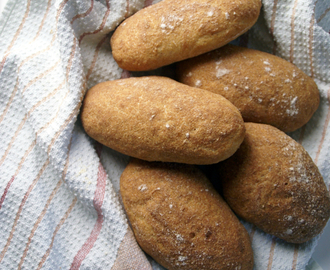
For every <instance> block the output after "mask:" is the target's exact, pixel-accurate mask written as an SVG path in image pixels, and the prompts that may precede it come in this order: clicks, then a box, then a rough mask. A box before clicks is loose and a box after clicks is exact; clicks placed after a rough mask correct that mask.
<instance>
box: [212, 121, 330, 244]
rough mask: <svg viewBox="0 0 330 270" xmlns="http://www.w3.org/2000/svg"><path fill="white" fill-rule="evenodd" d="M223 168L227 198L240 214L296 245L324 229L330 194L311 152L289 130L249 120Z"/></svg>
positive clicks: (266, 230) (268, 231)
mask: <svg viewBox="0 0 330 270" xmlns="http://www.w3.org/2000/svg"><path fill="white" fill-rule="evenodd" d="M218 166H219V176H220V181H221V183H222V187H223V196H224V198H225V200H226V201H227V203H228V204H229V205H230V207H231V208H232V209H233V211H234V212H235V213H236V214H237V215H238V216H240V217H241V218H243V219H245V220H246V221H249V222H251V223H253V224H255V225H256V226H257V227H259V228H260V229H262V230H264V231H265V232H267V233H269V234H272V235H275V236H277V237H278V238H281V239H283V240H285V241H288V242H291V243H303V242H306V241H308V240H310V239H312V238H313V237H315V236H317V235H318V234H320V233H321V232H322V230H323V228H324V227H325V225H326V223H327V221H328V219H329V216H330V197H329V192H328V190H327V187H326V185H325V183H324V181H323V178H322V176H321V174H320V172H319V170H318V168H317V166H316V165H315V164H314V162H313V161H312V159H311V158H310V156H309V155H308V153H307V152H306V151H305V150H304V148H303V147H302V146H301V145H300V144H299V143H297V142H296V141H294V140H293V139H292V138H291V137H289V136H288V135H286V134H285V133H283V132H281V131H279V130H278V129H276V128H275V127H272V126H269V125H264V124H255V123H246V136H245V139H244V142H243V143H242V145H241V147H240V148H239V150H237V152H236V153H235V154H234V155H233V156H232V157H231V158H229V159H228V160H226V161H224V162H221V163H219V165H218Z"/></svg>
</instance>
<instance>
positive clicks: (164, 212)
mask: <svg viewBox="0 0 330 270" xmlns="http://www.w3.org/2000/svg"><path fill="white" fill-rule="evenodd" d="M120 193H121V196H122V199H123V203H124V207H125V210H126V213H127V216H128V218H129V221H130V223H131V225H132V228H133V231H134V234H135V237H136V239H137V241H138V243H139V245H140V246H141V248H142V249H143V250H144V251H145V252H146V253H148V254H149V255H150V256H152V257H153V258H154V259H155V260H156V261H157V262H158V263H160V264H161V265H163V266H164V267H165V268H167V269H169V270H188V269H189V270H201V269H206V270H219V269H228V270H229V269H241V270H248V269H251V270H252V269H253V253H252V248H251V243H250V238H249V235H248V233H247V231H246V229H245V228H244V227H243V225H242V224H241V223H240V222H239V220H238V219H237V217H236V216H235V215H234V214H233V212H232V211H231V210H230V208H229V207H228V205H227V204H226V203H225V202H224V201H223V199H222V198H221V197H220V195H219V194H218V193H217V192H216V191H215V190H214V188H213V187H212V185H211V184H210V182H209V181H208V180H207V178H206V177H205V176H204V175H203V174H202V172H201V171H200V170H199V169H197V167H195V166H192V165H184V164H171V163H157V162H153V163H150V162H146V161H141V160H137V159H133V160H132V161H131V162H130V163H129V165H128V166H127V168H126V169H125V170H124V172H123V174H122V176H121V179H120Z"/></svg>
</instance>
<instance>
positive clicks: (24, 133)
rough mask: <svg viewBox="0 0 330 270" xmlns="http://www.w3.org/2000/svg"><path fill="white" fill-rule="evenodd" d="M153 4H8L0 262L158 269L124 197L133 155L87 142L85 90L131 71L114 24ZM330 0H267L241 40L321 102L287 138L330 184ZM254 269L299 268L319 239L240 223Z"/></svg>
mask: <svg viewBox="0 0 330 270" xmlns="http://www.w3.org/2000/svg"><path fill="white" fill-rule="evenodd" d="M155 2H158V1H150V0H145V1H144V0H48V1H38V0H26V1H23V0H9V2H8V4H7V5H6V7H5V10H4V13H3V15H2V16H1V18H0V269H17V268H19V269H79V268H80V269H120V270H123V269H130V270H131V269H138V270H141V269H143V270H144V269H162V268H161V267H160V266H158V265H157V263H155V262H154V261H153V260H151V259H150V258H149V257H146V256H145V254H144V253H143V252H142V251H141V250H140V248H139V247H138V245H137V243H136V242H135V240H134V237H133V234H132V232H131V230H130V229H129V226H128V222H127V219H126V217H125V213H124V211H123V208H122V205H121V203H120V198H119V196H118V190H119V177H120V174H121V172H122V171H123V169H124V168H125V165H126V164H127V157H126V156H124V155H121V154H119V153H116V152H114V151H113V150H111V149H109V148H107V147H104V146H101V145H99V144H98V143H95V142H94V141H93V140H92V139H90V138H89V137H88V136H87V135H86V134H85V132H84V130H83V128H82V127H81V123H80V120H79V109H80V106H81V102H82V99H83V97H84V94H85V92H86V91H87V89H89V88H90V87H92V86H93V85H95V84H96V83H99V82H102V81H106V80H114V79H119V78H121V77H125V76H127V75H129V73H127V72H125V71H123V70H121V69H120V68H119V67H118V66H117V64H116V63H115V61H114V59H113V58H112V56H111V48H110V45H109V39H110V35H111V33H112V31H113V30H114V29H115V27H116V26H117V25H118V24H119V23H120V22H121V21H122V20H124V19H125V18H126V17H127V16H129V15H131V14H132V13H134V12H136V11H137V10H139V9H141V8H143V7H144V6H146V5H150V4H153V3H155ZM329 30H330V2H329V1H328V0H316V1H315V0H282V1H278V0H263V8H262V12H261V16H260V19H259V20H258V22H257V24H256V25H255V26H254V27H253V28H252V29H251V30H250V31H249V32H248V34H245V35H243V36H242V37H241V38H240V39H238V40H237V41H236V43H239V44H241V45H245V46H248V47H252V48H256V49H260V50H263V51H267V52H270V53H274V54H276V55H278V56H280V57H282V58H284V59H286V60H288V61H291V62H293V63H294V64H296V65H297V66H298V67H299V68H301V69H302V70H303V71H305V72H306V73H307V74H308V75H310V76H312V77H313V78H314V79H315V81H316V82H317V84H318V86H319V89H320V93H321V98H322V99H321V104H320V108H319V109H318V111H317V112H316V114H315V115H314V117H313V119H312V120H311V121H310V122H309V123H308V124H307V125H306V126H305V127H303V128H302V129H300V130H298V131H297V132H294V133H293V134H290V135H292V137H293V138H294V139H296V140H298V141H299V142H301V143H302V145H303V146H304V147H305V148H306V149H307V151H308V152H309V153H310V155H311V156H312V158H313V159H314V160H315V162H316V163H317V165H318V166H319V168H320V171H321V173H322V175H323V177H324V179H325V181H326V184H327V186H329V184H330V180H329V173H330V164H329V163H330V157H329V155H330V154H329V152H328V146H329V144H330V136H329V132H330V126H329V121H330V110H329V104H328V101H329V95H330V70H329V67H330V35H329ZM243 224H244V225H245V226H246V228H247V230H248V231H249V233H250V234H251V237H252V239H253V241H252V245H253V250H254V256H255V269H256V270H257V269H260V270H265V269H273V270H274V269H275V270H282V269H283V270H284V269H285V270H286V269H296V270H300V269H304V268H305V266H306V265H307V263H308V261H309V259H310V257H311V255H312V252H313V250H314V247H315V245H316V243H317V240H318V238H315V239H313V240H312V241H310V242H308V243H305V244H302V245H292V244H287V243H285V242H284V241H281V240H278V239H276V238H274V237H272V236H270V235H267V234H265V233H263V232H261V231H260V230H258V229H256V228H254V227H253V226H251V225H250V224H247V223H245V222H243Z"/></svg>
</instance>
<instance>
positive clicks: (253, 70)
mask: <svg viewBox="0 0 330 270" xmlns="http://www.w3.org/2000/svg"><path fill="white" fill-rule="evenodd" d="M177 75H178V80H179V81H180V82H182V83H185V84H187V85H190V86H197V87H200V88H202V89H206V90H209V91H212V92H215V93H218V94H221V95H222V96H224V97H225V98H227V99H228V100H229V101H231V102H232V103H233V104H234V105H235V106H236V107H237V108H238V109H239V110H240V112H241V113H242V116H243V119H244V121H245V122H256V123H263V124H269V125H273V126H275V127H277V128H279V129H281V130H283V131H285V132H291V131H294V130H296V129H298V128H300V127H302V126H303V125H304V124H306V123H307V122H308V121H309V119H310V118H311V117H312V115H313V114H314V112H315V111H316V109H317V108H318V106H319V102H320V96H319V91H318V88H317V85H316V84H315V82H314V81H313V79H312V78H310V77H309V76H308V75H306V74H305V73H303V72H302V71H301V70H300V69H298V68H297V67H296V66H294V65H293V64H291V63H289V62H287V61H285V60H283V59H281V58H279V57H277V56H274V55H271V54H268V53H265V52H261V51H257V50H252V49H248V48H243V47H238V46H234V45H226V46H224V47H222V48H220V49H218V50H215V51H213V52H210V53H207V54H204V55H201V56H198V57H195V58H193V59H188V60H186V61H183V62H181V63H178V64H177Z"/></svg>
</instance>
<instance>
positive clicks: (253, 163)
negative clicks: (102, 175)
mask: <svg viewBox="0 0 330 270" xmlns="http://www.w3.org/2000/svg"><path fill="white" fill-rule="evenodd" d="M260 8H261V1H260V0H235V1H232V0H163V1H161V2H159V3H158V4H155V5H152V6H149V7H147V8H144V9H142V10H140V11H139V12H137V13H135V14H134V15H132V16H131V17H129V18H128V19H126V20H125V21H124V22H123V23H122V24H121V25H119V27H118V28H117V29H116V31H115V32H114V34H113V36H112V38H111V47H112V53H113V57H114V58H115V60H116V61H117V63H118V65H119V66H120V67H121V68H123V69H125V70H129V71H146V70H153V69H156V68H158V67H162V66H165V65H169V64H172V63H176V76H177V80H173V79H170V78H166V77H161V76H145V77H138V78H127V79H120V80H115V81H108V82H103V83H100V84H98V85H96V86H94V87H93V88H91V89H90V90H89V91H88V92H87V94H86V96H85V99H84V102H83V106H82V112H81V119H82V123H83V126H84V129H85V131H86V132H87V134H88V135H89V136H91V137H92V138H94V139H95V140H97V141H99V142H100V143H102V144H104V145H106V146H108V147H110V148H112V149H114V150H116V151H119V152H121V153H124V154H126V155H128V156H131V157H132V159H131V161H130V163H129V164H128V166H127V168H126V169H125V170H124V172H123V174H122V176H121V183H120V192H121V196H122V199H123V204H124V208H125V210H126V213H127V216H128V218H129V221H130V223H131V226H132V229H133V231H134V234H135V237H136V239H137V241H138V243H139V245H140V246H141V248H142V249H143V250H144V251H145V252H146V253H148V254H149V255H150V256H152V257H153V258H154V259H155V260H156V261H157V262H158V263H160V264H161V265H163V266H164V267H165V268H167V269H169V270H178V269H208V270H215V269H242V270H243V269H253V251H252V248H251V243H250V238H249V235H248V233H247V231H246V229H245V228H244V226H243V225H242V224H241V223H240V222H239V220H238V218H237V217H236V215H237V216H239V217H241V218H242V219H244V220H246V221H248V222H251V223H252V224H254V225H255V226H257V227H259V228H260V229H262V230H264V231H265V232H267V233H269V234H272V235H275V236H276V237H278V238H281V239H283V240H285V241H288V242H291V243H303V242H306V241H308V240H310V239H312V238H313V237H315V236H316V235H318V234H320V233H321V231H322V229H323V228H324V227H325V225H326V223H327V221H328V219H329V216H330V197H329V193H328V190H327V187H326V186H325V183H324V181H323V178H322V176H321V174H320V172H319V170H318V168H317V166H316V165H315V164H314V162H313V161H312V159H311V157H310V156H309V155H308V153H307V152H306V151H305V150H304V148H303V147H302V146H301V145H300V144H298V143H297V142H296V141H294V140H293V139H292V138H291V137H289V136H288V135H286V134H285V133H284V132H289V131H294V130H296V129H298V128H300V127H302V126H303V125H305V124H306V123H307V122H308V121H309V120H310V118H311V117H312V115H313V114H314V112H315V111H316V109H317V107H318V105H319V102H320V98H319V92H318V88H317V86H316V84H315V82H314V81H313V80H312V79H311V78H310V77H309V76H307V75H306V74H304V73H303V72H302V71H301V70H299V69H298V68H297V67H295V66H294V65H292V64H291V63H289V62H287V61H285V60H283V59H281V58H278V57H276V56H274V55H270V54H267V53H264V52H260V51H256V50H252V49H247V48H241V47H237V46H233V45H229V44H228V43H229V42H230V41H232V40H234V39H235V38H237V37H238V36H240V35H241V34H243V33H244V32H246V31H247V30H248V29H250V28H251V27H252V26H253V25H254V23H255V22H256V20H257V18H258V16H259V12H260ZM211 164H212V166H215V167H216V168H217V172H218V181H219V183H220V185H221V195H220V194H219V192H218V191H217V190H215V188H214V187H213V186H212V184H211V183H210V181H209V180H208V179H207V177H206V176H205V175H204V174H203V172H202V171H201V170H200V169H199V167H198V166H196V165H211ZM234 213H235V214H236V215H235V214H234Z"/></svg>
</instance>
